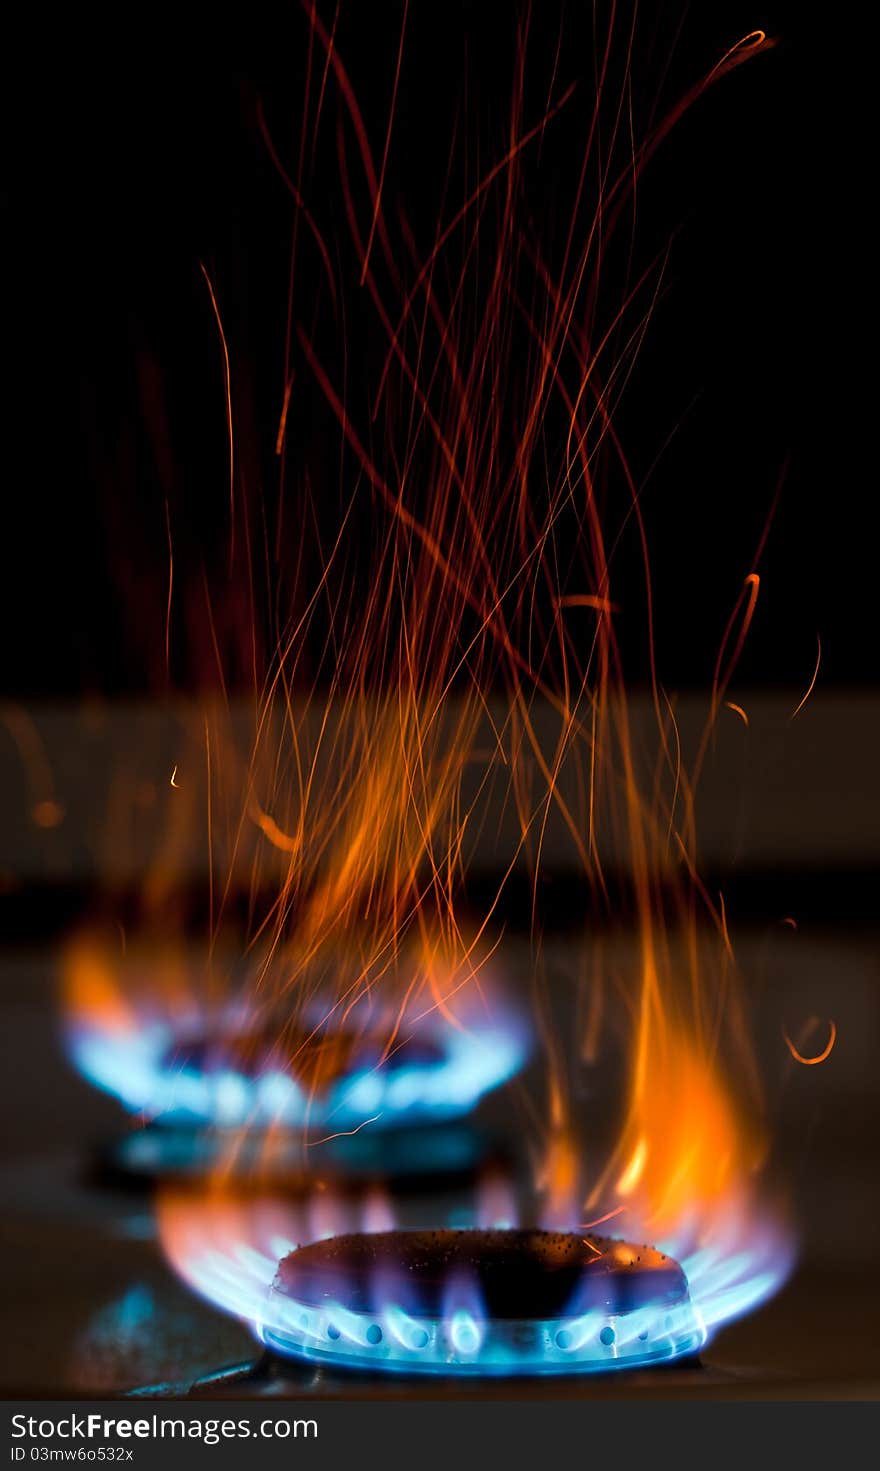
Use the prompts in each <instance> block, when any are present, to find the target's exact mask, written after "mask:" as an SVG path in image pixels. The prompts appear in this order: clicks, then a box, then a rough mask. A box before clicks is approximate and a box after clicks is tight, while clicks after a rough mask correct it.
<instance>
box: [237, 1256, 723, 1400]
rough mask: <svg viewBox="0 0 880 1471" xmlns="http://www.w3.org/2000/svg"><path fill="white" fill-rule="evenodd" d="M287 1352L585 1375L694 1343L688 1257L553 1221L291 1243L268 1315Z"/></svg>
mask: <svg viewBox="0 0 880 1471" xmlns="http://www.w3.org/2000/svg"><path fill="white" fill-rule="evenodd" d="M259 1332H260V1337H261V1338H262V1340H263V1342H264V1343H265V1344H266V1345H267V1346H268V1347H270V1348H272V1349H274V1350H275V1351H277V1352H278V1353H281V1354H283V1355H285V1356H287V1357H291V1356H292V1357H297V1358H305V1359H309V1360H312V1361H318V1362H322V1363H326V1364H330V1363H332V1364H334V1365H337V1366H340V1367H345V1368H351V1369H377V1368H378V1369H382V1370H386V1371H397V1372H404V1373H411V1374H422V1373H433V1374H446V1375H456V1376H457V1375H472V1376H475V1375H506V1374H575V1373H589V1372H597V1371H603V1370H604V1371H609V1370H614V1369H620V1368H635V1367H639V1366H643V1365H647V1364H653V1363H657V1362H662V1361H664V1360H669V1359H673V1358H680V1357H682V1356H683V1355H689V1354H693V1353H695V1352H696V1351H697V1350H698V1349H699V1348H700V1347H701V1346H702V1344H703V1342H704V1341H705V1330H704V1327H703V1324H702V1322H701V1319H700V1317H699V1314H698V1313H697V1311H696V1310H695V1308H694V1307H693V1305H692V1303H691V1301H690V1298H689V1295H688V1287H687V1280H686V1278H685V1275H684V1272H683V1271H682V1269H681V1267H680V1266H679V1265H678V1263H677V1262H674V1261H673V1260H672V1259H671V1258H670V1257H667V1256H664V1255H663V1254H662V1253H661V1252H659V1251H656V1250H654V1249H653V1248H652V1247H643V1246H631V1245H629V1244H628V1243H626V1242H622V1241H612V1240H610V1239H607V1238H604V1237H598V1236H588V1237H584V1236H580V1235H576V1234H573V1233H565V1232H553V1231H520V1230H509V1231H483V1230H461V1231H455V1230H444V1231H387V1232H380V1233H378V1234H376V1235H352V1236H340V1237H336V1238H334V1239H331V1240H329V1241H320V1242H315V1243H313V1244H312V1245H310V1246H305V1247H301V1248H300V1249H299V1250H297V1251H294V1252H291V1254H290V1255H289V1256H288V1257H285V1259H284V1260H283V1261H282V1263H281V1264H280V1266H279V1269H278V1274H277V1276H276V1278H275V1281H274V1283H273V1285H272V1287H271V1289H270V1292H269V1295H268V1299H267V1302H266V1308H265V1317H264V1320H263V1322H262V1323H261V1324H260V1325H259Z"/></svg>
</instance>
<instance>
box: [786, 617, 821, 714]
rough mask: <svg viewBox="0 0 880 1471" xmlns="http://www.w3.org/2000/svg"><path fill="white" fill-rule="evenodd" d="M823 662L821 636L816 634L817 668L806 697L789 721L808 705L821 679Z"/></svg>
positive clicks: (808, 686)
mask: <svg viewBox="0 0 880 1471" xmlns="http://www.w3.org/2000/svg"><path fill="white" fill-rule="evenodd" d="M821 662H822V640H821V639H820V637H819V635H818V634H816V667H815V669H814V670H813V678H812V679H811V680H810V683H809V684H808V685H807V690H806V694H805V695H804V697H803V699H802V700H801V702H800V704H799V705H798V706H797V707H796V708H795V709H794V710H793V711H792V713H791V715H790V717H789V719H791V720H794V718H795V716H796V715H799V714H800V712H801V711H802V710H803V708H804V706H805V705H806V703H807V700H808V699H809V698H810V695H811V694H812V693H813V690H814V689H815V688H816V680H817V679H818V678H819V665H820V664H821Z"/></svg>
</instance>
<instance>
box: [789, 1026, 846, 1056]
mask: <svg viewBox="0 0 880 1471" xmlns="http://www.w3.org/2000/svg"><path fill="white" fill-rule="evenodd" d="M782 1035H783V1037H784V1038H785V1045H786V1047H787V1048H788V1050H789V1052H790V1053H791V1055H792V1057H793V1058H794V1060H795V1062H802V1063H803V1064H804V1066H805V1067H815V1066H816V1064H817V1063H820V1062H824V1061H825V1059H826V1057H830V1056H831V1050H832V1048H833V1046H834V1044H835V1042H836V1041H837V1026H836V1024H835V1023H834V1022H833V1021H829V1023H828V1041H827V1043H826V1045H825V1046H824V1047H823V1048H822V1051H821V1052H818V1053H817V1054H816V1056H815V1057H804V1055H803V1053H802V1052H799V1051H798V1049H797V1047H795V1045H794V1043H793V1042H792V1040H791V1038H790V1037H789V1035H788V1033H787V1032H786V1031H785V1030H783V1033H782Z"/></svg>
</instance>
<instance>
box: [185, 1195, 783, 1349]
mask: <svg viewBox="0 0 880 1471" xmlns="http://www.w3.org/2000/svg"><path fill="white" fill-rule="evenodd" d="M241 1226H242V1218H241V1216H239V1217H238V1218H237V1228H238V1229H241ZM301 1226H302V1222H301V1221H298V1222H297V1223H296V1225H294V1223H293V1222H291V1227H292V1229H291V1230H290V1231H289V1232H288V1233H287V1234H284V1233H283V1232H282V1233H280V1234H279V1231H278V1219H277V1215H275V1216H274V1217H273V1218H272V1220H271V1223H270V1221H269V1220H268V1218H267V1220H266V1221H265V1222H263V1223H262V1224H261V1221H260V1209H259V1206H258V1205H256V1204H255V1206H254V1208H253V1212H252V1214H251V1216H250V1218H249V1221H248V1224H247V1229H248V1232H249V1234H250V1235H251V1238H252V1239H251V1244H250V1245H248V1246H247V1247H245V1245H244V1244H243V1243H242V1242H241V1241H234V1240H232V1239H230V1238H229V1236H228V1235H224V1234H223V1232H224V1230H225V1229H226V1228H225V1227H223V1226H222V1225H221V1226H220V1227H219V1228H218V1229H219V1234H218V1235H217V1236H216V1237H215V1238H214V1239H213V1240H212V1236H211V1231H212V1223H211V1219H210V1217H209V1216H207V1217H202V1218H201V1219H198V1218H197V1217H195V1216H194V1217H192V1218H190V1219H189V1220H188V1223H187V1224H186V1227H185V1229H182V1230H181V1229H178V1230H177V1231H176V1232H173V1233H171V1234H168V1233H163V1234H164V1239H165V1245H166V1249H167V1250H168V1251H169V1255H170V1257H171V1260H172V1262H173V1263H174V1265H175V1266H176V1267H177V1269H178V1271H179V1272H180V1273H181V1275H182V1276H183V1277H184V1278H185V1279H186V1281H187V1282H188V1283H189V1284H190V1286H192V1287H193V1288H195V1290H196V1291H198V1292H199V1293H200V1294H202V1295H203V1296H204V1297H206V1298H208V1299H209V1300H210V1301H211V1302H212V1303H214V1304H215V1305H216V1306H218V1307H220V1308H223V1309H225V1310H226V1311H227V1312H230V1313H233V1314H234V1315H235V1316H236V1317H239V1318H241V1319H243V1320H245V1321H246V1322H248V1323H249V1324H250V1325H251V1327H252V1329H253V1331H254V1332H255V1334H256V1335H257V1337H258V1339H259V1340H260V1341H261V1342H263V1343H264V1344H266V1345H268V1346H270V1347H271V1348H273V1349H275V1350H276V1351H278V1352H280V1353H283V1354H286V1355H288V1356H293V1357H297V1358H303V1359H306V1360H310V1361H313V1362H319V1363H330V1362H332V1363H334V1364H338V1365H341V1366H343V1367H348V1368H355V1369H368V1368H370V1367H373V1366H378V1367H381V1368H382V1369H383V1370H391V1371H393V1370H398V1371H400V1372H403V1373H409V1374H412V1373H433V1374H455V1375H487V1376H492V1375H515V1374H583V1373H591V1372H601V1371H605V1372H607V1371H610V1370H615V1369H623V1368H638V1367H643V1366H647V1365H650V1364H656V1363H662V1362H666V1361H668V1360H671V1359H675V1358H681V1357H684V1356H687V1355H692V1354H695V1353H697V1352H698V1351H699V1350H700V1349H701V1348H702V1347H703V1346H704V1345H705V1344H706V1343H707V1342H708V1341H709V1340H710V1339H711V1337H712V1336H713V1335H714V1334H715V1333H716V1332H717V1331H718V1329H720V1328H721V1327H722V1326H723V1325H724V1324H725V1323H728V1322H730V1321H732V1320H733V1319H734V1318H738V1317H740V1316H742V1315H743V1314H745V1313H749V1312H752V1311H753V1310H754V1309H755V1308H756V1307H758V1306H759V1304H760V1303H762V1302H764V1301H765V1300H766V1299H767V1298H769V1297H771V1296H772V1295H773V1293H774V1292H776V1291H777V1290H778V1289H779V1287H780V1286H781V1285H782V1283H783V1282H784V1280H785V1278H786V1276H787V1275H788V1271H789V1269H790V1267H791V1264H792V1251H791V1246H790V1242H789V1241H788V1238H787V1237H786V1236H785V1235H784V1233H783V1232H782V1231H781V1230H779V1229H778V1228H777V1227H776V1226H775V1224H773V1223H771V1222H769V1221H767V1220H763V1221H761V1220H756V1219H755V1218H754V1217H752V1219H751V1221H750V1224H749V1229H748V1235H747V1236H744V1235H743V1234H742V1223H741V1222H740V1223H739V1226H738V1227H737V1228H736V1229H734V1227H733V1226H730V1225H728V1229H727V1230H726V1231H724V1232H721V1231H717V1230H716V1231H715V1232H714V1233H712V1234H711V1238H710V1239H708V1240H704V1242H703V1244H702V1245H697V1246H696V1247H694V1249H693V1250H691V1251H690V1252H688V1253H681V1254H679V1255H678V1260H679V1262H680V1264H681V1266H682V1268H683V1270H684V1273H685V1276H686V1278H687V1284H688V1285H687V1292H686V1293H685V1294H684V1295H683V1296H682V1297H681V1298H680V1299H679V1300H678V1301H676V1302H673V1303H671V1304H670V1303H667V1302H663V1303H659V1302H658V1303H651V1302H645V1303H643V1304H641V1305H639V1306H638V1307H636V1308H633V1309H632V1310H630V1311H628V1312H622V1313H609V1312H605V1311H603V1310H599V1309H591V1310H590V1311H589V1312H586V1313H584V1312H581V1313H577V1312H575V1313H572V1314H571V1315H569V1316H562V1317H559V1318H552V1319H543V1320H531V1319H522V1320H519V1319H513V1320H507V1319H500V1320H499V1319H491V1318H490V1317H489V1316H488V1315H487V1313H486V1312H485V1310H484V1308H483V1305H482V1303H481V1301H480V1297H479V1293H478V1292H477V1290H476V1288H475V1286H474V1285H473V1284H472V1283H471V1284H469V1283H468V1281H467V1279H466V1278H465V1279H462V1278H459V1279H457V1280H455V1281H452V1282H450V1284H449V1285H448V1287H447V1290H446V1292H445V1294H444V1301H443V1305H442V1311H441V1312H440V1314H439V1316H433V1317H431V1316H426V1315H425V1314H424V1313H423V1312H420V1311H419V1309H418V1305H417V1304H416V1303H415V1302H414V1300H413V1296H412V1292H411V1291H410V1290H409V1289H408V1284H407V1283H405V1282H400V1283H398V1284H396V1285H395V1283H394V1282H393V1280H386V1281H383V1282H382V1283H381V1291H380V1292H378V1293H377V1295H376V1305H375V1307H374V1309H373V1310H372V1311H363V1312H361V1311H358V1312H352V1311H351V1310H350V1309H349V1308H346V1307H344V1306H343V1304H342V1303H341V1302H336V1301H331V1300H325V1301H323V1302H322V1303H321V1304H320V1305H317V1306H316V1305H315V1304H310V1303H306V1302H298V1301H296V1300H294V1299H292V1298H291V1297H289V1296H287V1295H286V1294H285V1293H283V1292H281V1291H279V1290H277V1288H276V1287H275V1285H274V1284H275V1278H276V1272H277V1267H278V1262H279V1260H281V1258H282V1257H283V1256H285V1255H286V1254H287V1253H288V1252H289V1251H290V1250H291V1249H292V1243H293V1241H294V1240H296V1239H297V1238H299V1240H300V1244H301V1243H302V1240H303V1239H305V1238H304V1237H303V1232H302V1230H301V1229H300V1228H301ZM306 1234H308V1233H306ZM664 1249H668V1248H667V1245H666V1244H665V1243H664ZM342 1291H344V1288H343V1287H341V1288H340V1292H342Z"/></svg>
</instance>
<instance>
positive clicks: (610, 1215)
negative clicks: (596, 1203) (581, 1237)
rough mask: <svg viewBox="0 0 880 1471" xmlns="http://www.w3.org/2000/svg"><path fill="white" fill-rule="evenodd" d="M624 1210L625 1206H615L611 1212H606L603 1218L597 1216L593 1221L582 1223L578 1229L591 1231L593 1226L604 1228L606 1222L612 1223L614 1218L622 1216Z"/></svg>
mask: <svg viewBox="0 0 880 1471" xmlns="http://www.w3.org/2000/svg"><path fill="white" fill-rule="evenodd" d="M625 1210H626V1206H625V1205H618V1206H615V1208H614V1210H613V1211H606V1212H605V1215H604V1216H597V1217H596V1219H595V1221H584V1222H583V1224H582V1226H581V1228H580V1229H581V1230H582V1231H592V1230H593V1227H594V1226H604V1225H605V1222H606V1221H613V1220H614V1217H615V1216H619V1215H622V1214H623V1212H624V1211H625Z"/></svg>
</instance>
